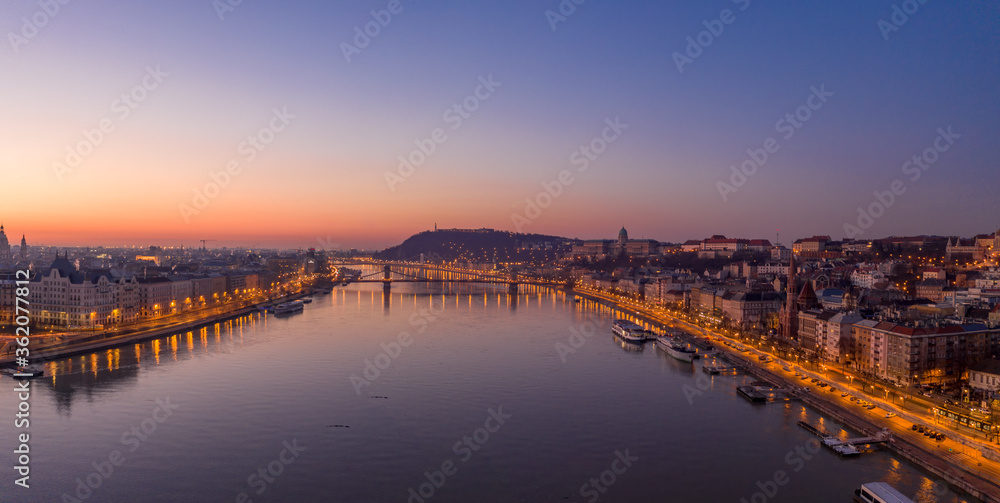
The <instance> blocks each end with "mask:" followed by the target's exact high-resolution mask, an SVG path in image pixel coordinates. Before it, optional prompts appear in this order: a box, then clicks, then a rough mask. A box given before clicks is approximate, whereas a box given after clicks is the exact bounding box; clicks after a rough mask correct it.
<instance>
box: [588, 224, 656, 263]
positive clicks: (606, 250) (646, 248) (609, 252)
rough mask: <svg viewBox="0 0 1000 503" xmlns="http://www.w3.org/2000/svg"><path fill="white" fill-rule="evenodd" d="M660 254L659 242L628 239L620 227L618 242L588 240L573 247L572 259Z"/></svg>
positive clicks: (625, 231) (611, 240) (623, 228)
mask: <svg viewBox="0 0 1000 503" xmlns="http://www.w3.org/2000/svg"><path fill="white" fill-rule="evenodd" d="M658 253H660V242H659V241H657V240H655V239H629V237H628V231H627V230H625V227H622V228H621V230H620V231H618V240H617V241H616V240H613V239H588V240H586V241H584V242H583V243H582V244H578V245H575V246H573V251H572V253H571V256H572V257H573V258H583V257H589V258H595V259H602V258H604V257H607V256H613V255H621V254H628V255H632V256H636V257H644V256H649V255H656V254H658Z"/></svg>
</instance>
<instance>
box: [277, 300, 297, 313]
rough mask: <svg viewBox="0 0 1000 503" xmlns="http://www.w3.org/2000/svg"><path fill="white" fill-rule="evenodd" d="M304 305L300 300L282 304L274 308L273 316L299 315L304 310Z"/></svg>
mask: <svg viewBox="0 0 1000 503" xmlns="http://www.w3.org/2000/svg"><path fill="white" fill-rule="evenodd" d="M303 306H304V304H303V303H302V301H301V300H293V301H291V302H282V303H281V304H278V305H277V306H274V314H293V313H300V312H302V309H304V307H303Z"/></svg>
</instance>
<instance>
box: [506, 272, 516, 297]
mask: <svg viewBox="0 0 1000 503" xmlns="http://www.w3.org/2000/svg"><path fill="white" fill-rule="evenodd" d="M507 294H508V295H517V272H515V271H511V272H510V276H509V280H508V282H507Z"/></svg>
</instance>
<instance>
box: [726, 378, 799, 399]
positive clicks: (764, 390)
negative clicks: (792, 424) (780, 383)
mask: <svg viewBox="0 0 1000 503" xmlns="http://www.w3.org/2000/svg"><path fill="white" fill-rule="evenodd" d="M736 392H737V393H739V394H740V396H742V397H743V398H746V399H747V400H750V401H751V402H752V403H768V402H777V401H782V402H787V401H789V400H791V399H792V398H791V396H790V395H791V392H790V391H789V390H787V389H784V388H779V387H777V386H774V385H773V384H771V383H767V382H762V381H757V382H753V383H751V384H749V385H744V386H737V387H736Z"/></svg>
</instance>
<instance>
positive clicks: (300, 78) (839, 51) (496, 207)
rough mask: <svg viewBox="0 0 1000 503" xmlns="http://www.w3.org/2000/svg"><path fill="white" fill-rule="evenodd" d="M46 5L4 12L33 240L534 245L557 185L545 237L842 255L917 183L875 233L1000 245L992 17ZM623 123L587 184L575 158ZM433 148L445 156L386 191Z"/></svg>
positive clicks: (4, 215)
mask: <svg viewBox="0 0 1000 503" xmlns="http://www.w3.org/2000/svg"><path fill="white" fill-rule="evenodd" d="M233 3H237V2H235V1H234V2H233ZM910 3H912V4H913V5H919V4H918V3H917V2H915V1H913V2H898V1H897V2H895V4H896V6H897V8H898V6H901V5H904V4H905V5H906V6H907V9H910V6H909V4H910ZM53 4H55V5H57V6H58V12H55V13H54V14H49V13H46V12H45V11H44V10H43V7H41V6H40V5H41V4H39V3H38V2H4V3H3V5H2V6H0V29H2V30H3V32H4V33H6V36H5V37H4V42H5V43H4V45H2V46H0V69H2V72H3V73H2V74H3V78H2V79H0V96H2V97H0V100H2V101H3V108H2V109H3V113H4V115H5V120H3V121H0V138H2V145H3V147H2V148H0V169H2V174H3V185H4V187H5V190H4V194H3V197H2V198H0V220H2V222H3V224H4V225H5V226H6V229H7V232H8V235H10V236H12V238H13V237H15V236H16V238H17V240H20V236H21V234H22V233H24V234H27V236H28V240H29V243H34V244H50V245H98V244H137V245H149V244H158V245H164V246H172V245H178V244H184V245H186V246H196V245H200V243H199V242H198V240H199V239H215V240H217V241H216V242H214V244H215V245H216V246H222V245H226V244H229V245H233V244H241V245H261V246H282V247H284V246H288V247H357V248H381V247H385V246H389V245H392V244H396V243H398V242H399V241H401V240H402V239H404V238H406V237H407V236H409V235H411V234H413V233H416V232H419V231H422V230H427V229H430V228H433V226H434V224H435V223H437V225H438V226H440V227H492V228H497V229H503V230H516V226H515V222H514V221H513V219H512V215H513V214H520V215H522V216H523V215H525V206H526V205H525V199H526V198H531V199H533V200H535V199H538V198H537V196H538V194H539V193H540V192H542V191H543V190H544V189H543V185H542V184H543V183H549V182H552V181H554V180H557V179H558V177H559V173H560V171H562V170H569V171H570V172H571V173H572V175H573V179H572V181H571V182H570V183H565V184H563V185H562V186H561V187H560V190H561V192H560V190H555V189H553V191H554V192H557V193H558V194H559V195H558V196H557V197H554V198H547V197H546V196H543V197H542V198H541V201H542V202H548V201H549V199H551V204H550V205H548V206H547V207H546V208H544V209H541V211H539V212H538V213H537V214H534V213H531V212H529V213H531V214H532V215H533V218H527V221H525V220H524V219H522V220H520V222H521V230H523V231H524V232H538V233H545V234H555V235H561V236H568V237H579V238H611V237H613V236H614V235H616V234H617V230H618V228H619V227H621V226H622V225H624V226H626V227H627V228H628V230H629V233H630V235H631V236H632V237H636V238H640V237H645V238H653V239H659V240H663V241H683V240H685V239H692V238H703V237H707V236H709V235H712V234H725V235H728V236H731V237H747V238H768V239H772V240H773V239H774V234H775V231H776V229H781V235H782V241H784V242H786V243H788V242H790V240H792V239H794V238H797V237H805V236H811V235H814V234H829V235H831V236H833V237H834V238H836V239H839V238H842V237H844V236H845V228H844V226H845V224H852V225H858V218H859V214H858V207H859V206H863V207H866V208H867V207H869V206H870V205H872V204H873V203H875V202H877V201H878V199H877V198H876V196H875V195H874V192H875V191H881V192H884V191H888V190H890V187H891V184H892V182H893V181H894V180H897V179H898V180H900V181H901V182H902V188H903V189H904V190H905V192H900V194H899V195H896V196H894V197H893V201H892V203H891V204H888V206H889V207H888V208H887V209H885V211H884V214H883V215H882V216H880V217H878V216H877V218H873V219H872V222H871V223H870V225H868V226H867V227H868V228H867V229H862V230H864V233H863V234H861V235H860V236H858V237H860V238H875V237H882V236H888V235H908V234H940V235H972V234H975V233H979V232H992V231H993V230H995V229H996V228H997V227H1000V197H998V194H1000V177H998V167H1000V141H998V138H1000V120H998V118H1000V97H998V92H997V91H998V90H1000V23H998V21H1000V4H998V3H997V2H992V1H969V2H935V1H932V2H927V3H925V4H923V5H919V7H918V8H917V9H916V11H915V12H912V14H906V13H905V12H903V11H902V10H899V11H898V12H896V11H894V7H893V6H894V2H893V1H888V0H864V1H861V0H858V1H840V2H822V3H819V2H808V3H806V2H803V3H794V4H792V3H788V2H782V3H780V4H775V3H774V2H770V3H769V2H761V1H759V0H713V1H693V0H691V1H678V2H637V1H633V2H624V1H623V2H610V1H603V2H602V1H587V2H584V3H583V4H582V5H575V4H574V3H573V2H571V1H570V0H566V1H564V2H563V4H564V5H563V9H564V13H565V15H563V14H558V13H559V9H560V2H558V1H556V0H546V1H532V2H510V1H506V2H479V1H476V2H467V1H466V2H462V1H430V0H419V1H411V0H402V1H401V3H397V2H390V1H388V0H376V1H351V2H302V1H299V2H274V1H271V2H267V1H263V0H246V1H243V2H242V3H241V4H240V5H238V6H236V7H234V8H229V7H228V4H227V3H226V1H225V0H220V1H218V2H215V3H214V4H213V2H212V1H211V0H198V1H189V0H184V1H177V2H126V1H111V0H87V1H75V0H74V1H70V2H69V3H68V4H66V5H61V4H58V2H53ZM220 5H222V6H227V7H226V8H225V9H221V8H220V7H219V6H220ZM571 5H572V6H575V10H573V11H572V12H570V11H569V10H568V7H567V6H571ZM389 8H392V9H393V10H395V11H396V13H395V14H391V13H388V12H381V13H380V11H385V10H387V9H389ZM49 9H50V11H51V10H52V9H53V7H49ZM724 9H728V10H729V14H725V13H723V10H724ZM910 10H911V11H912V9H910ZM372 11H375V14H374V15H373V14H372ZM546 11H551V13H549V14H547V13H546ZM557 14H558V17H557ZM894 14H895V17H893V16H894ZM220 17H221V19H220ZM720 17H721V18H722V19H724V20H727V21H729V23H724V22H723V21H716V20H719V19H720ZM377 18H380V19H381V20H382V21H383V24H385V26H382V25H380V24H378V22H379V21H378V20H377ZM386 21H387V24H386V23H385V22H386ZM366 24H367V25H368V29H369V32H370V33H376V36H374V37H370V36H365V37H359V36H358V31H356V28H358V29H359V30H360V31H361V32H363V31H364V30H365V26H366ZM553 26H554V27H555V29H553ZM376 27H377V30H376V29H375V28H376ZM720 27H721V30H720ZM887 27H888V28H887ZM712 30H716V32H717V33H718V31H721V33H718V34H717V35H712V34H711V33H710V32H711V31H712ZM701 32H705V33H704V34H703V35H699V34H700V33H701ZM688 37H691V41H693V43H694V44H695V45H693V46H691V43H692V42H689V40H688ZM365 38H367V40H366V39H365ZM699 38H700V40H702V41H708V42H709V43H708V44H707V45H706V46H705V47H702V46H700V45H698V40H699ZM886 38H888V40H886ZM356 42H358V45H357V48H356V49H352V48H351V47H348V46H347V44H350V45H351V46H354V45H355V43H356ZM361 46H363V47H361ZM689 46H691V47H689ZM686 51H690V52H688V53H687V54H685V53H686ZM699 51H700V54H699ZM675 52H676V53H678V54H679V55H685V57H689V58H690V59H689V60H688V61H687V62H686V63H684V62H682V68H681V70H682V71H679V69H678V64H677V57H676V56H674V53H675ZM345 53H346V56H345ZM690 54H694V57H691V56H690ZM348 59H350V60H349V61H348ZM483 82H492V83H493V84H490V85H489V86H486V85H484V84H483ZM137 86H138V87H137ZM144 86H145V87H144ZM814 88H815V89H821V90H825V92H826V93H828V94H826V95H824V96H823V98H822V100H820V99H819V98H818V97H813V98H810V95H812V94H813V93H814ZM477 93H478V97H476V95H477ZM830 93H832V94H830ZM123 94H125V95H129V94H131V95H132V97H127V98H126V99H125V100H123V99H122V95H123ZM136 98H138V99H136ZM130 102H131V103H130ZM456 103H458V104H461V103H465V104H466V105H460V107H462V110H460V111H455V110H453V106H454V105H455V104H456ZM810 104H811V105H813V106H814V108H812V109H809V108H808V105H810ZM467 105H471V106H473V107H474V108H475V110H466V109H465V108H464V107H465V106H467ZM800 107H806V108H802V109H801V110H800V111H799V113H800V114H808V119H807V120H805V121H802V122H799V126H800V128H797V129H791V130H790V129H788V126H787V124H788V122H787V121H786V122H784V123H782V122H780V121H782V119H783V118H784V117H785V116H786V114H789V113H791V114H795V113H796V109H799V108H800ZM276 110H277V111H278V112H280V113H279V114H278V116H277V117H276V116H275V113H276V112H275V111H276ZM283 110H284V111H287V114H288V115H285V113H284V112H282V111H283ZM449 110H451V111H450V112H449ZM462 114H464V117H463V115H462ZM292 116H294V117H292ZM616 118H617V120H618V122H619V123H620V124H624V125H625V126H626V127H623V128H621V129H619V132H618V133H615V134H616V135H617V136H616V138H615V139H614V141H611V142H609V143H607V145H606V150H605V151H604V152H603V153H601V154H599V155H594V156H593V157H594V158H593V160H588V164H587V168H586V170H584V171H581V169H580V168H581V166H582V164H580V163H579V162H577V163H574V162H573V159H576V160H577V161H580V159H582V157H580V156H581V153H576V154H574V152H576V151H577V150H578V149H580V148H581V146H584V145H590V144H591V142H592V140H594V139H595V138H600V137H601V135H602V133H603V134H605V139H607V138H609V137H610V136H609V132H610V130H608V129H606V128H608V126H607V124H608V121H610V122H614V120H615V119H616ZM459 119H461V120H460V121H459ZM793 119H794V116H793ZM800 119H801V116H800ZM102 123H103V125H104V126H105V127H107V129H108V131H109V132H108V133H97V132H95V130H98V131H99V128H100V127H101V125H102ZM782 124H784V125H785V126H784V128H785V129H782ZM271 126H277V127H276V128H275V129H268V128H270V127H271ZM949 127H950V128H951V132H952V133H954V135H955V136H951V137H950V140H948V141H942V140H939V139H938V138H939V135H940V133H939V128H940V129H942V130H944V131H947V130H948V128H949ZM438 128H439V129H440V130H441V131H439V132H438V138H439V139H442V138H443V139H442V140H441V141H440V142H434V141H433V140H428V139H429V138H432V136H434V135H435V129H438ZM262 129H264V130H265V131H264V132H263V133H261V130H262ZM277 129H280V131H278V130H277ZM789 131H793V134H789ZM251 135H261V138H262V139H268V140H273V141H271V142H270V143H268V144H266V146H264V148H263V149H262V150H256V149H254V148H253V147H250V146H249V144H244V143H243V142H245V141H246V140H247V137H248V136H251ZM101 136H103V137H101ZM88 137H89V138H90V139H88ZM769 138H773V139H774V144H775V145H777V150H776V151H774V152H773V153H770V154H768V159H767V161H766V162H764V163H763V164H762V165H761V166H759V168H757V169H756V170H755V172H754V173H753V174H752V175H751V176H749V177H746V179H745V180H744V181H743V182H742V183H739V186H736V185H732V184H733V180H731V175H732V171H731V169H730V166H733V165H736V166H737V167H738V166H739V165H740V164H741V163H744V161H746V160H747V159H748V154H747V150H748V149H761V148H762V147H763V146H764V145H765V143H766V142H767V140H768V139H769ZM95 139H96V140H95ZM416 140H420V141H422V142H423V144H424V146H425V148H427V146H428V145H431V144H433V145H434V151H433V152H432V153H430V154H429V155H425V156H424V157H425V160H424V162H423V163H422V164H419V165H417V166H415V167H414V168H413V170H412V172H409V171H407V172H409V173H410V175H409V176H407V177H405V178H403V177H400V178H398V179H396V178H394V179H393V180H395V181H394V182H391V183H390V181H387V178H386V173H387V172H392V173H397V170H398V166H399V161H398V158H399V157H400V156H404V157H407V156H411V154H412V153H413V152H414V151H417V152H419V147H418V146H417V144H416V143H415V141H416ZM424 140H427V141H424ZM936 141H937V146H942V145H945V144H947V147H948V148H947V149H946V150H944V149H938V150H936V151H934V152H932V153H931V156H932V157H933V158H936V160H935V162H933V164H930V165H928V166H927V168H928V169H926V170H922V171H921V173H920V175H919V178H917V177H916V175H914V174H913V171H906V169H907V168H906V167H905V166H904V163H906V162H907V161H908V160H910V159H911V158H912V157H913V156H914V155H922V153H925V151H926V150H927V149H932V150H933V149H934V147H935V142H936ZM599 144H600V142H598V143H597V145H599ZM241 145H242V146H241ZM68 149H69V150H75V151H76V155H79V154H82V153H85V154H86V155H79V159H74V154H70V153H69V152H68ZM251 152H252V154H251ZM420 155H422V153H421V154H419V155H417V156H415V157H414V158H416V157H420ZM574 155H575V156H576V157H574ZM923 155H924V156H925V158H926V156H927V154H923ZM251 156H253V159H252V160H251ZM411 157H413V156H411ZM76 161H79V162H76ZM231 161H235V168H234V169H235V170H238V171H235V174H231V175H227V176H222V175H219V174H218V173H219V172H225V171H226V168H227V164H229V163H230V162H231ZM56 163H59V164H62V165H63V166H65V167H66V168H69V169H62V168H61V167H59V166H58V165H57V164H56ZM71 163H72V164H76V166H75V167H74V166H70V164H71ZM230 166H231V167H232V166H233V165H230ZM909 167H910V169H911V170H912V169H914V168H913V165H909ZM213 173H216V174H215V175H214V176H215V179H216V180H219V181H224V185H225V186H224V187H221V189H220V190H218V192H217V194H215V193H214V192H212V191H213V190H214V188H212V187H213V184H216V183H217V182H215V181H213ZM397 176H398V173H397ZM227 178H228V180H227ZM718 182H724V183H726V184H730V186H731V187H732V188H733V189H735V190H733V191H729V192H727V191H726V190H725V189H724V188H723V189H722V190H721V192H726V194H725V197H723V195H722V194H721V193H720V185H719V183H718ZM736 182H739V180H736ZM390 185H391V186H390ZM206 186H209V187H208V188H206ZM554 186H555V185H552V184H550V187H554ZM199 190H200V191H204V190H208V191H209V192H210V193H212V194H215V196H214V197H211V198H207V197H206V198H205V200H204V201H201V202H204V203H207V204H200V202H199V200H198V197H197V196H196V191H199ZM883 200H885V196H883ZM883 202H884V201H883ZM879 204H883V203H879ZM185 208H186V210H185ZM12 240H13V239H12Z"/></svg>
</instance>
